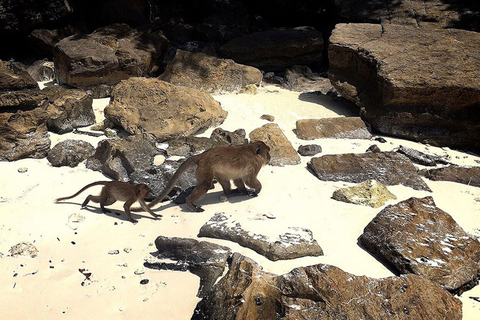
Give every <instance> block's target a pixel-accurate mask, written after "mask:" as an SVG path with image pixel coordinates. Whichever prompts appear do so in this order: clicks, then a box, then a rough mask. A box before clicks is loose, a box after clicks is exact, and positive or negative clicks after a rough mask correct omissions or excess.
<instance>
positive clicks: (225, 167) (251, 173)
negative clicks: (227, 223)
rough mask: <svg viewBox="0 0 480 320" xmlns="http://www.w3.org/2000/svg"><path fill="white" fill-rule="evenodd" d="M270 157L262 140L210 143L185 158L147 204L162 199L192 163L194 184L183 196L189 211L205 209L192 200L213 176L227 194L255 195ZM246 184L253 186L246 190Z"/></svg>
mask: <svg viewBox="0 0 480 320" xmlns="http://www.w3.org/2000/svg"><path fill="white" fill-rule="evenodd" d="M269 161H270V147H268V146H267V145H266V144H265V143H263V142H262V141H255V142H251V143H246V144H242V145H227V146H217V147H213V148H211V149H208V150H207V151H205V152H203V153H201V154H198V155H195V156H192V157H190V158H188V159H187V160H185V162H184V163H182V165H181V166H180V167H179V168H178V169H177V171H176V172H175V174H174V175H173V177H172V179H171V180H170V182H169V184H168V185H167V187H166V188H165V190H163V191H162V193H161V194H160V195H159V196H158V197H156V198H155V199H154V200H153V201H152V202H150V204H149V205H148V207H149V208H151V207H153V206H154V205H156V204H157V203H159V202H160V201H162V200H163V199H164V198H165V197H166V196H167V195H168V193H169V192H170V191H171V190H172V189H173V187H174V186H175V183H176V182H177V181H178V179H179V178H180V176H181V175H182V174H183V173H184V172H185V171H187V170H188V169H190V168H192V167H194V166H196V167H197V169H196V171H195V178H196V179H197V185H196V186H195V188H194V189H193V191H192V193H191V194H190V195H189V196H188V197H187V198H186V199H185V200H186V203H187V206H188V208H189V209H190V210H191V211H195V212H202V211H204V210H203V209H202V208H200V207H199V206H197V205H196V204H195V202H197V201H198V200H200V199H201V198H203V197H204V196H205V194H206V193H207V191H208V190H209V189H210V187H211V186H212V182H213V179H214V178H216V179H217V180H218V182H219V183H220V185H221V186H222V188H223V192H224V193H225V195H227V196H230V195H234V194H239V193H241V194H247V195H251V196H257V195H258V193H259V192H260V190H261V189H262V184H261V183H260V181H258V179H257V175H258V172H259V171H260V169H261V168H262V167H263V166H264V165H266V164H267V163H268V162H269ZM230 181H233V183H234V184H235V186H236V187H237V189H235V190H232V189H231V187H230ZM245 185H247V186H249V187H251V188H253V189H254V190H248V189H247V188H246V187H245ZM132 211H141V209H140V208H132Z"/></svg>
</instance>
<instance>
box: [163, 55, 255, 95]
mask: <svg viewBox="0 0 480 320" xmlns="http://www.w3.org/2000/svg"><path fill="white" fill-rule="evenodd" d="M159 79H160V80H163V81H167V82H170V83H172V84H175V85H182V86H187V87H191V88H195V89H198V90H202V91H206V92H210V93H221V92H230V91H239V90H241V89H243V88H244V87H246V86H247V85H250V84H255V85H259V84H260V83H261V82H262V79H263V75H262V73H261V72H260V70H258V69H256V68H253V67H250V66H245V65H241V64H238V63H235V62H234V61H233V60H229V59H220V58H216V57H212V56H208V55H206V54H203V53H192V52H187V51H182V50H177V53H176V55H175V58H174V59H173V61H171V62H170V63H169V64H168V65H167V67H166V68H165V72H164V73H163V74H162V75H160V77H159Z"/></svg>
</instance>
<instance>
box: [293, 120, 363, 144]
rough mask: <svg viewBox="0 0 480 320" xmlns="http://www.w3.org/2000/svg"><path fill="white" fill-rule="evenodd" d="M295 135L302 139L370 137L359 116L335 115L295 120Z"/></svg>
mask: <svg viewBox="0 0 480 320" xmlns="http://www.w3.org/2000/svg"><path fill="white" fill-rule="evenodd" d="M296 126H297V131H296V133H297V137H298V138H299V139H303V140H313V139H320V138H334V139H370V138H371V137H372V135H371V134H370V132H369V131H368V128H367V125H366V124H365V122H363V120H362V119H361V118H359V117H336V118H323V119H302V120H297V123H296Z"/></svg>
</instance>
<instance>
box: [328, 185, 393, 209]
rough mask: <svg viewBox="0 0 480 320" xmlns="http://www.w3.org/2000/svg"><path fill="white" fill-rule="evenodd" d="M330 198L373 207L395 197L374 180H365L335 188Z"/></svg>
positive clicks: (379, 205)
mask: <svg viewBox="0 0 480 320" xmlns="http://www.w3.org/2000/svg"><path fill="white" fill-rule="evenodd" d="M332 198H333V199H335V200H337V201H343V202H347V203H353V204H359V205H363V206H369V207H373V208H378V207H381V206H383V205H384V204H385V202H387V201H388V200H394V199H397V197H396V196H395V195H394V194H392V193H391V192H390V191H388V189H387V187H385V186H384V185H383V184H381V183H379V182H377V181H375V180H366V181H364V182H362V183H360V184H358V185H356V186H353V187H347V188H340V189H337V190H335V191H334V192H333V195H332Z"/></svg>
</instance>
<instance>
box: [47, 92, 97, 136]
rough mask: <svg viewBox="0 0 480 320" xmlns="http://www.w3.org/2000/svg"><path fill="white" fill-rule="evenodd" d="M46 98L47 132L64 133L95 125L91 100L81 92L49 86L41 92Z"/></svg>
mask: <svg viewBox="0 0 480 320" xmlns="http://www.w3.org/2000/svg"><path fill="white" fill-rule="evenodd" d="M42 93H43V94H44V95H45V96H46V97H47V99H48V104H47V105H46V107H45V110H46V111H47V113H48V120H47V127H48V130H50V131H53V132H56V133H65V132H69V131H72V130H73V129H75V128H78V127H85V126H89V125H92V124H94V123H95V113H94V112H93V108H92V101H93V100H92V98H91V97H90V96H89V95H87V93H86V92H85V91H83V90H78V89H65V88H63V87H59V86H49V87H47V88H45V89H43V90H42Z"/></svg>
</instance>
